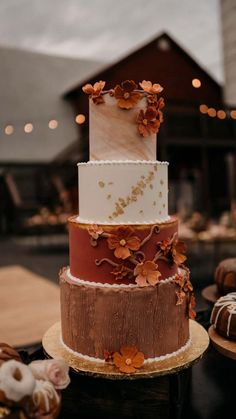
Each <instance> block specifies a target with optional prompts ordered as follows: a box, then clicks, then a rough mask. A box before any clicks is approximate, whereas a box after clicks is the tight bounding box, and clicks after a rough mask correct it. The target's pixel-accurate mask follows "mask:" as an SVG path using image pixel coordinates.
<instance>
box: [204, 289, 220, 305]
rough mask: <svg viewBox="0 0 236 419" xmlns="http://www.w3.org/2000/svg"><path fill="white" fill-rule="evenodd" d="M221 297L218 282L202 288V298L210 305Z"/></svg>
mask: <svg viewBox="0 0 236 419" xmlns="http://www.w3.org/2000/svg"><path fill="white" fill-rule="evenodd" d="M220 297H221V296H220V294H219V292H218V290H217V285H216V284H212V285H208V286H207V287H205V288H203V290H202V298H203V299H204V300H205V301H206V302H207V303H209V304H210V305H213V304H215V302H216V301H217V300H218V298H220Z"/></svg>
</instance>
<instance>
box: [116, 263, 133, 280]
mask: <svg viewBox="0 0 236 419" xmlns="http://www.w3.org/2000/svg"><path fill="white" fill-rule="evenodd" d="M111 273H112V274H113V275H115V279H116V280H117V281H118V280H121V279H123V278H125V277H126V276H130V274H131V270H130V269H129V268H127V266H125V265H118V266H116V267H115V269H114V270H113V271H112V272H111Z"/></svg>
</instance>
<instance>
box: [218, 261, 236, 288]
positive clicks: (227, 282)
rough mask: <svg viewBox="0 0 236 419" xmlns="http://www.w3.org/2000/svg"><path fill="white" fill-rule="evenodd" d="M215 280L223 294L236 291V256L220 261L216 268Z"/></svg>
mask: <svg viewBox="0 0 236 419" xmlns="http://www.w3.org/2000/svg"><path fill="white" fill-rule="evenodd" d="M215 282H216V285H217V288H218V291H219V293H220V294H221V295H225V294H228V293H229V292H234V291H236V258H229V259H224V260H222V261H221V262H220V263H219V265H218V266H217V268H216V270H215Z"/></svg>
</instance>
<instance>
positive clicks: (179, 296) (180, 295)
mask: <svg viewBox="0 0 236 419" xmlns="http://www.w3.org/2000/svg"><path fill="white" fill-rule="evenodd" d="M175 293H176V295H177V302H176V305H177V306H179V305H181V304H183V301H184V298H185V292H183V291H175Z"/></svg>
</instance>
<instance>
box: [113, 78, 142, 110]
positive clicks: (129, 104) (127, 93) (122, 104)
mask: <svg viewBox="0 0 236 419" xmlns="http://www.w3.org/2000/svg"><path fill="white" fill-rule="evenodd" d="M137 87H138V86H137V84H136V83H135V82H134V81H133V80H126V81H123V82H122V83H121V86H120V85H119V84H118V85H117V86H116V87H115V89H114V96H115V98H116V99H118V103H117V104H118V106H119V108H121V109H131V108H133V107H134V106H135V105H136V103H138V101H139V99H140V98H141V95H140V93H139V92H136V91H135V89H137Z"/></svg>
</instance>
